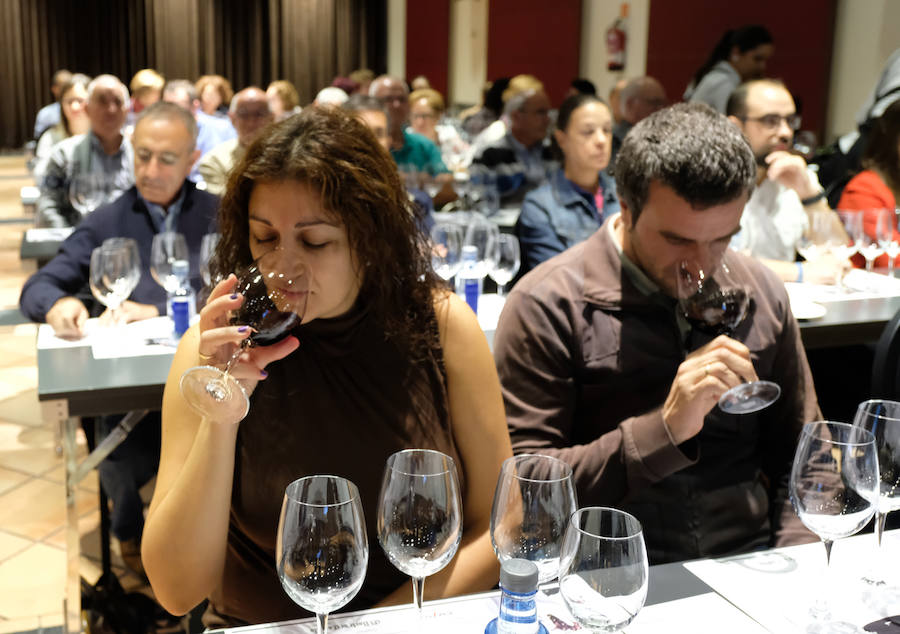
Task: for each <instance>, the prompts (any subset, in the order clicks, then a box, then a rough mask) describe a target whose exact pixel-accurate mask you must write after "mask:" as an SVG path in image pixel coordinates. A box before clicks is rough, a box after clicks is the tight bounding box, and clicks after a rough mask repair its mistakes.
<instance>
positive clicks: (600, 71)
mask: <svg viewBox="0 0 900 634" xmlns="http://www.w3.org/2000/svg"><path fill="white" fill-rule="evenodd" d="M620 5H621V3H620V2H615V1H613V0H582V4H581V58H580V63H579V75H580V76H581V77H584V78H585V79H590V80H591V81H592V82H594V85H595V86H597V94H598V95H600V96H601V97H603V98H604V99H605V98H606V96H607V95H609V91H610V89H611V88H612V87H613V85H614V84H615V83H616V81H618V80H619V78H621V77H629V78H630V77H640V76H642V75H644V74H646V72H647V32H648V31H649V29H650V0H630V1H629V2H628V8H629V12H628V25H627V31H626V32H627V40H626V48H625V68H624V69H623V70H621V71H609V70H607V69H606V61H607V60H606V30H607V29H608V28H609V27H610V26H612V23H613V21H615V19H616V17H617V16H618V15H619V7H620Z"/></svg>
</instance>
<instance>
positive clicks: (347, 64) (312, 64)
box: [0, 0, 387, 148]
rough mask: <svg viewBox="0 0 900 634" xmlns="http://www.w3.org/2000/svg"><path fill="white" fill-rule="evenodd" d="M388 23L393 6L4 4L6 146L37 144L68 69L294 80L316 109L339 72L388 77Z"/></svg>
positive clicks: (301, 1) (336, 2) (258, 81)
mask: <svg viewBox="0 0 900 634" xmlns="http://www.w3.org/2000/svg"><path fill="white" fill-rule="evenodd" d="M386 20H387V17H386V0H374V1H373V0H370V1H368V2H367V1H365V0H257V1H252V2H248V1H247V0H115V1H114V2H110V1H109V0H78V1H77V2H73V1H72V0H0V51H2V54H0V77H2V80H3V85H4V87H5V88H6V90H4V91H2V92H0V147H3V148H17V147H21V146H22V145H23V144H24V143H25V141H27V140H29V139H30V138H31V135H32V131H33V128H34V117H35V115H36V114H37V111H38V110H39V109H40V108H41V107H42V106H43V105H45V104H47V103H49V102H50V101H51V100H52V95H51V93H50V82H51V79H52V76H53V73H54V71H55V70H56V69H58V68H68V69H69V70H71V71H73V72H83V73H87V74H89V75H97V74H100V73H112V74H114V75H116V76H118V77H120V78H121V79H122V81H124V82H125V83H126V84H127V83H128V82H129V81H130V79H131V76H132V75H133V74H134V73H135V72H137V71H138V70H140V69H141V68H148V67H149V68H155V69H156V70H158V71H159V72H160V73H162V74H163V75H164V76H165V77H167V78H171V79H175V78H184V79H190V80H194V79H196V78H197V77H199V76H200V75H203V74H208V73H216V74H220V75H223V76H225V77H227V78H228V79H229V80H230V81H231V83H232V85H233V86H234V87H235V90H239V89H241V88H243V87H246V86H249V85H258V86H261V87H263V88H265V86H266V85H267V84H268V83H269V82H270V81H272V80H274V79H288V80H290V81H292V82H294V84H295V85H296V86H297V90H298V92H299V93H300V99H301V101H302V102H304V103H309V102H311V101H312V99H313V98H314V97H315V95H316V93H317V92H318V91H319V90H320V89H321V88H323V87H324V86H327V85H329V84H330V83H331V80H332V78H333V77H335V76H336V75H346V74H347V73H349V72H350V71H351V70H353V69H355V68H363V67H366V68H371V69H372V70H374V71H375V72H383V71H384V69H385V67H386V57H387V42H386Z"/></svg>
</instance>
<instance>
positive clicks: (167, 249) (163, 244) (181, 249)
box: [150, 231, 188, 293]
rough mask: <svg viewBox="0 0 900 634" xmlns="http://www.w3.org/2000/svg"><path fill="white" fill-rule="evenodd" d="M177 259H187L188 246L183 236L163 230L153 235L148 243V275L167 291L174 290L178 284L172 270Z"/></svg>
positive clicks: (183, 260)
mask: <svg viewBox="0 0 900 634" xmlns="http://www.w3.org/2000/svg"><path fill="white" fill-rule="evenodd" d="M178 261H180V262H187V261H188V246H187V240H185V239H184V236H183V235H181V234H180V233H176V232H174V231H163V232H161V233H157V234H156V235H155V236H153V242H152V244H151V245H150V275H152V276H153V279H154V280H156V283H157V284H159V285H160V286H162V287H163V288H164V289H166V292H167V293H173V292H175V291H176V290H177V289H178V287H179V285H180V281H179V279H178V277H177V276H176V275H174V274H173V272H172V265H173V264H175V262H178Z"/></svg>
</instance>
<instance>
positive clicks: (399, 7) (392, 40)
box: [387, 0, 423, 79]
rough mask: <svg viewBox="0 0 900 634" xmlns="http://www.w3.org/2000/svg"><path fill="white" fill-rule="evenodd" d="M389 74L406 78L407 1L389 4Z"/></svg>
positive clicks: (397, 0) (395, 1)
mask: <svg viewBox="0 0 900 634" xmlns="http://www.w3.org/2000/svg"><path fill="white" fill-rule="evenodd" d="M413 1H414V2H415V1H416V0H413ZM418 1H419V2H422V1H423V0H418ZM387 72H388V75H393V76H394V77H400V78H401V79H402V78H404V77H406V0H388V3H387Z"/></svg>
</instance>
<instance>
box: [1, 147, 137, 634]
mask: <svg viewBox="0 0 900 634" xmlns="http://www.w3.org/2000/svg"><path fill="white" fill-rule="evenodd" d="M30 183H31V181H30V179H29V178H28V176H27V174H26V170H25V160H24V158H23V157H21V156H14V157H10V156H0V314H2V311H5V310H8V309H14V308H15V307H16V306H17V304H18V296H19V290H20V289H21V287H22V283H23V282H24V281H25V279H27V277H28V275H30V274H31V272H32V271H33V270H34V265H33V264H32V263H27V262H26V263H23V262H21V261H20V260H19V243H20V241H21V238H22V233H23V232H24V230H25V229H26V228H27V227H28V225H27V224H26V223H20V222H14V221H13V222H10V220H11V219H14V218H16V217H21V216H22V215H23V210H22V205H21V203H20V200H19V189H20V188H21V187H22V186H23V185H28V184H30ZM36 332H37V331H36V326H34V325H33V324H19V325H7V326H0V588H2V591H0V634H6V633H8V632H25V631H31V630H38V629H42V628H51V627H54V626H58V625H60V624H61V623H62V607H63V603H62V600H63V589H64V580H65V531H64V525H65V491H64V487H63V465H62V460H61V458H60V457H59V456H57V455H56V452H55V446H56V441H55V434H54V430H53V429H51V428H50V427H48V426H46V425H45V424H44V423H43V421H42V420H41V411H40V406H39V404H38V400H37V363H36V354H35V345H34V344H35V337H36ZM81 450H82V453H84V451H85V449H84V443H83V439H82V442H81ZM97 486H98V484H97V477H96V472H94V473H92V474H91V475H90V476H89V477H88V478H86V479H85V481H83V482H82V483H81V484H80V487H79V495H78V496H77V498H76V499H77V505H78V512H79V516H80V529H81V548H82V561H81V572H82V576H83V577H84V578H85V579H87V580H88V581H89V582H91V583H93V582H94V581H96V579H97V578H98V577H99V575H100V563H99V551H100V547H99V543H100V538H99V523H100V514H99V510H98V500H97ZM113 564H114V569H115V570H116V572H117V573H118V574H119V577H120V579H121V580H122V583H123V585H124V586H125V587H126V589H131V588H136V587H140V586H141V583H140V581H139V580H138V579H137V577H136V576H134V575H133V574H132V573H126V572H125V571H124V569H123V568H122V567H121V560H118V558H117V557H116V555H115V554H114V556H113ZM117 564H119V565H117Z"/></svg>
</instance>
